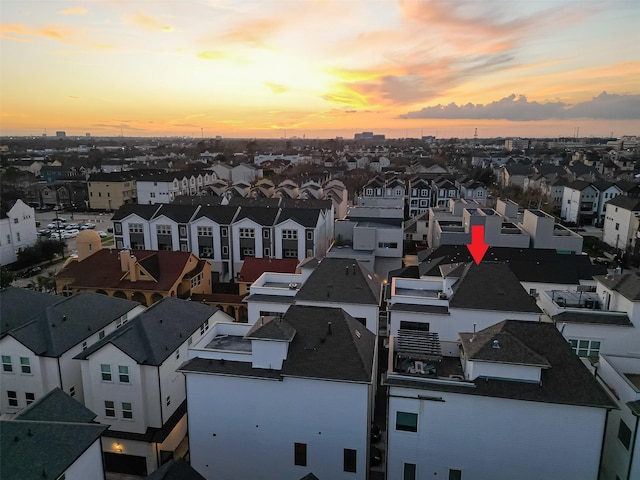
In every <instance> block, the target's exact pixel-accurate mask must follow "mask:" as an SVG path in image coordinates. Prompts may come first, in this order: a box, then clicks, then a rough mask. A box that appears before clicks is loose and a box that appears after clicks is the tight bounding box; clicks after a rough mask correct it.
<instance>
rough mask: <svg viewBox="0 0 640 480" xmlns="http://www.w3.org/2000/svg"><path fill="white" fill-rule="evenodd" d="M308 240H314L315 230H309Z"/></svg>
mask: <svg viewBox="0 0 640 480" xmlns="http://www.w3.org/2000/svg"><path fill="white" fill-rule="evenodd" d="M307 240H308V241H311V240H313V230H307Z"/></svg>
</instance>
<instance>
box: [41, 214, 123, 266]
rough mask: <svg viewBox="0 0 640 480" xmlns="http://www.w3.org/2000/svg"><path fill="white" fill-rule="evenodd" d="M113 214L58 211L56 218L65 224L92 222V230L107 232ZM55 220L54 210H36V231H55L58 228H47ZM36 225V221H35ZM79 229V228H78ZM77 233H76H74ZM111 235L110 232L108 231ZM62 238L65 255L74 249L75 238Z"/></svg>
mask: <svg viewBox="0 0 640 480" xmlns="http://www.w3.org/2000/svg"><path fill="white" fill-rule="evenodd" d="M112 216H113V214H111V213H93V212H88V213H86V212H82V213H78V212H58V216H57V218H58V220H61V221H62V220H64V221H65V222H66V223H67V224H69V223H73V224H77V225H79V226H80V225H83V224H86V223H90V224H94V225H95V228H94V229H93V230H95V231H97V232H101V231H102V232H108V230H109V229H112V228H113V223H112V222H111V217H112ZM55 220H56V212H54V211H49V212H37V211H36V222H39V226H38V227H37V229H38V231H40V230H51V231H52V232H57V231H58V229H55V228H53V229H50V228H47V225H49V224H50V223H51V222H54V221H55ZM36 225H38V223H36ZM78 230H80V228H78ZM60 232H61V234H62V233H64V232H65V229H64V228H62V227H61V228H60ZM76 235H77V234H76ZM109 235H111V233H109ZM63 240H64V241H65V243H66V252H65V255H70V254H72V253H73V252H75V251H76V238H75V236H73V237H71V238H64V237H63Z"/></svg>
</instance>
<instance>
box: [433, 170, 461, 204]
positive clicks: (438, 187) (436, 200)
mask: <svg viewBox="0 0 640 480" xmlns="http://www.w3.org/2000/svg"><path fill="white" fill-rule="evenodd" d="M457 198H460V189H459V188H458V187H457V186H456V184H455V182H454V181H453V180H450V179H448V178H446V177H439V178H436V179H434V180H432V181H431V206H432V207H445V208H446V207H449V205H450V204H451V202H452V201H453V200H455V199H457Z"/></svg>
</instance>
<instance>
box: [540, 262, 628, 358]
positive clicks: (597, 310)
mask: <svg viewBox="0 0 640 480" xmlns="http://www.w3.org/2000/svg"><path fill="white" fill-rule="evenodd" d="M595 280H596V286H595V288H588V289H579V290H578V291H569V290H564V289H562V290H561V289H558V290H543V291H540V292H539V299H538V304H539V305H540V307H541V308H542V310H543V311H544V314H545V316H546V317H548V318H549V319H551V321H553V322H554V323H555V325H556V326H557V328H558V330H560V332H562V334H563V335H564V337H565V338H566V339H567V340H568V341H569V343H570V344H571V347H572V348H573V350H574V352H576V354H578V356H580V357H585V358H589V359H591V360H592V361H593V362H595V361H597V358H598V354H600V353H603V354H611V355H640V333H639V330H638V327H639V326H640V281H639V280H640V277H638V276H637V275H635V274H632V273H624V274H608V275H599V276H596V277H595Z"/></svg>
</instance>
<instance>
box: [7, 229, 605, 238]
mask: <svg viewBox="0 0 640 480" xmlns="http://www.w3.org/2000/svg"><path fill="white" fill-rule="evenodd" d="M616 230H617V228H616ZM16 240H18V241H20V232H16Z"/></svg>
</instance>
